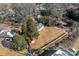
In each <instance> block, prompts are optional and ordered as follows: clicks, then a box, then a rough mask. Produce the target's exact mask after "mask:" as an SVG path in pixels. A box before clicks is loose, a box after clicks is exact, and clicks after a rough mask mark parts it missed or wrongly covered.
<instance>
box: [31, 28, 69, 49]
mask: <svg viewBox="0 0 79 59" xmlns="http://www.w3.org/2000/svg"><path fill="white" fill-rule="evenodd" d="M67 36H68V33H67V32H66V31H65V30H63V29H61V28H57V27H44V28H43V29H42V30H41V31H39V36H38V39H36V40H35V39H34V40H33V41H32V42H31V43H30V46H31V49H33V50H39V49H40V50H44V49H46V48H48V47H49V46H50V45H52V46H55V44H56V43H59V42H60V41H61V40H63V39H65V38H66V37H67Z"/></svg>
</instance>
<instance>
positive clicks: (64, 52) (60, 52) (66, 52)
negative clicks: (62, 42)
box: [51, 48, 77, 56]
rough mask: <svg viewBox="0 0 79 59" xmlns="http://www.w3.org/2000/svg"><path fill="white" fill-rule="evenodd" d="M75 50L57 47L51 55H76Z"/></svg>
mask: <svg viewBox="0 0 79 59" xmlns="http://www.w3.org/2000/svg"><path fill="white" fill-rule="evenodd" d="M76 53H77V52H76V51H74V50H72V49H71V50H66V49H64V48H60V49H58V50H57V51H56V52H55V53H54V54H52V55H51V56H76Z"/></svg>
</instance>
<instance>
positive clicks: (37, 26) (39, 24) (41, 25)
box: [36, 23, 44, 32]
mask: <svg viewBox="0 0 79 59" xmlns="http://www.w3.org/2000/svg"><path fill="white" fill-rule="evenodd" d="M36 28H37V31H38V32H39V31H41V30H42V29H43V28H44V25H43V24H42V23H37V24H36Z"/></svg>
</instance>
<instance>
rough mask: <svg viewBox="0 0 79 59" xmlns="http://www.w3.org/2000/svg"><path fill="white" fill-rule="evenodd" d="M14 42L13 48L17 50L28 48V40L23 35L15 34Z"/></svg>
mask: <svg viewBox="0 0 79 59" xmlns="http://www.w3.org/2000/svg"><path fill="white" fill-rule="evenodd" d="M12 42H13V44H12V48H13V49H15V50H22V49H25V48H27V42H26V40H25V38H24V37H23V36H21V35H16V36H14V37H13V39H12Z"/></svg>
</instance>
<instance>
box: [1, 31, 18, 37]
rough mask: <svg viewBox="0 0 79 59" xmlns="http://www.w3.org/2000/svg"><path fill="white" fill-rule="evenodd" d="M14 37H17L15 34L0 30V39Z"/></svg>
mask: <svg viewBox="0 0 79 59" xmlns="http://www.w3.org/2000/svg"><path fill="white" fill-rule="evenodd" d="M15 35H17V33H15V32H12V31H9V30H1V31H0V37H4V38H12V37H13V36H15Z"/></svg>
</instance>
